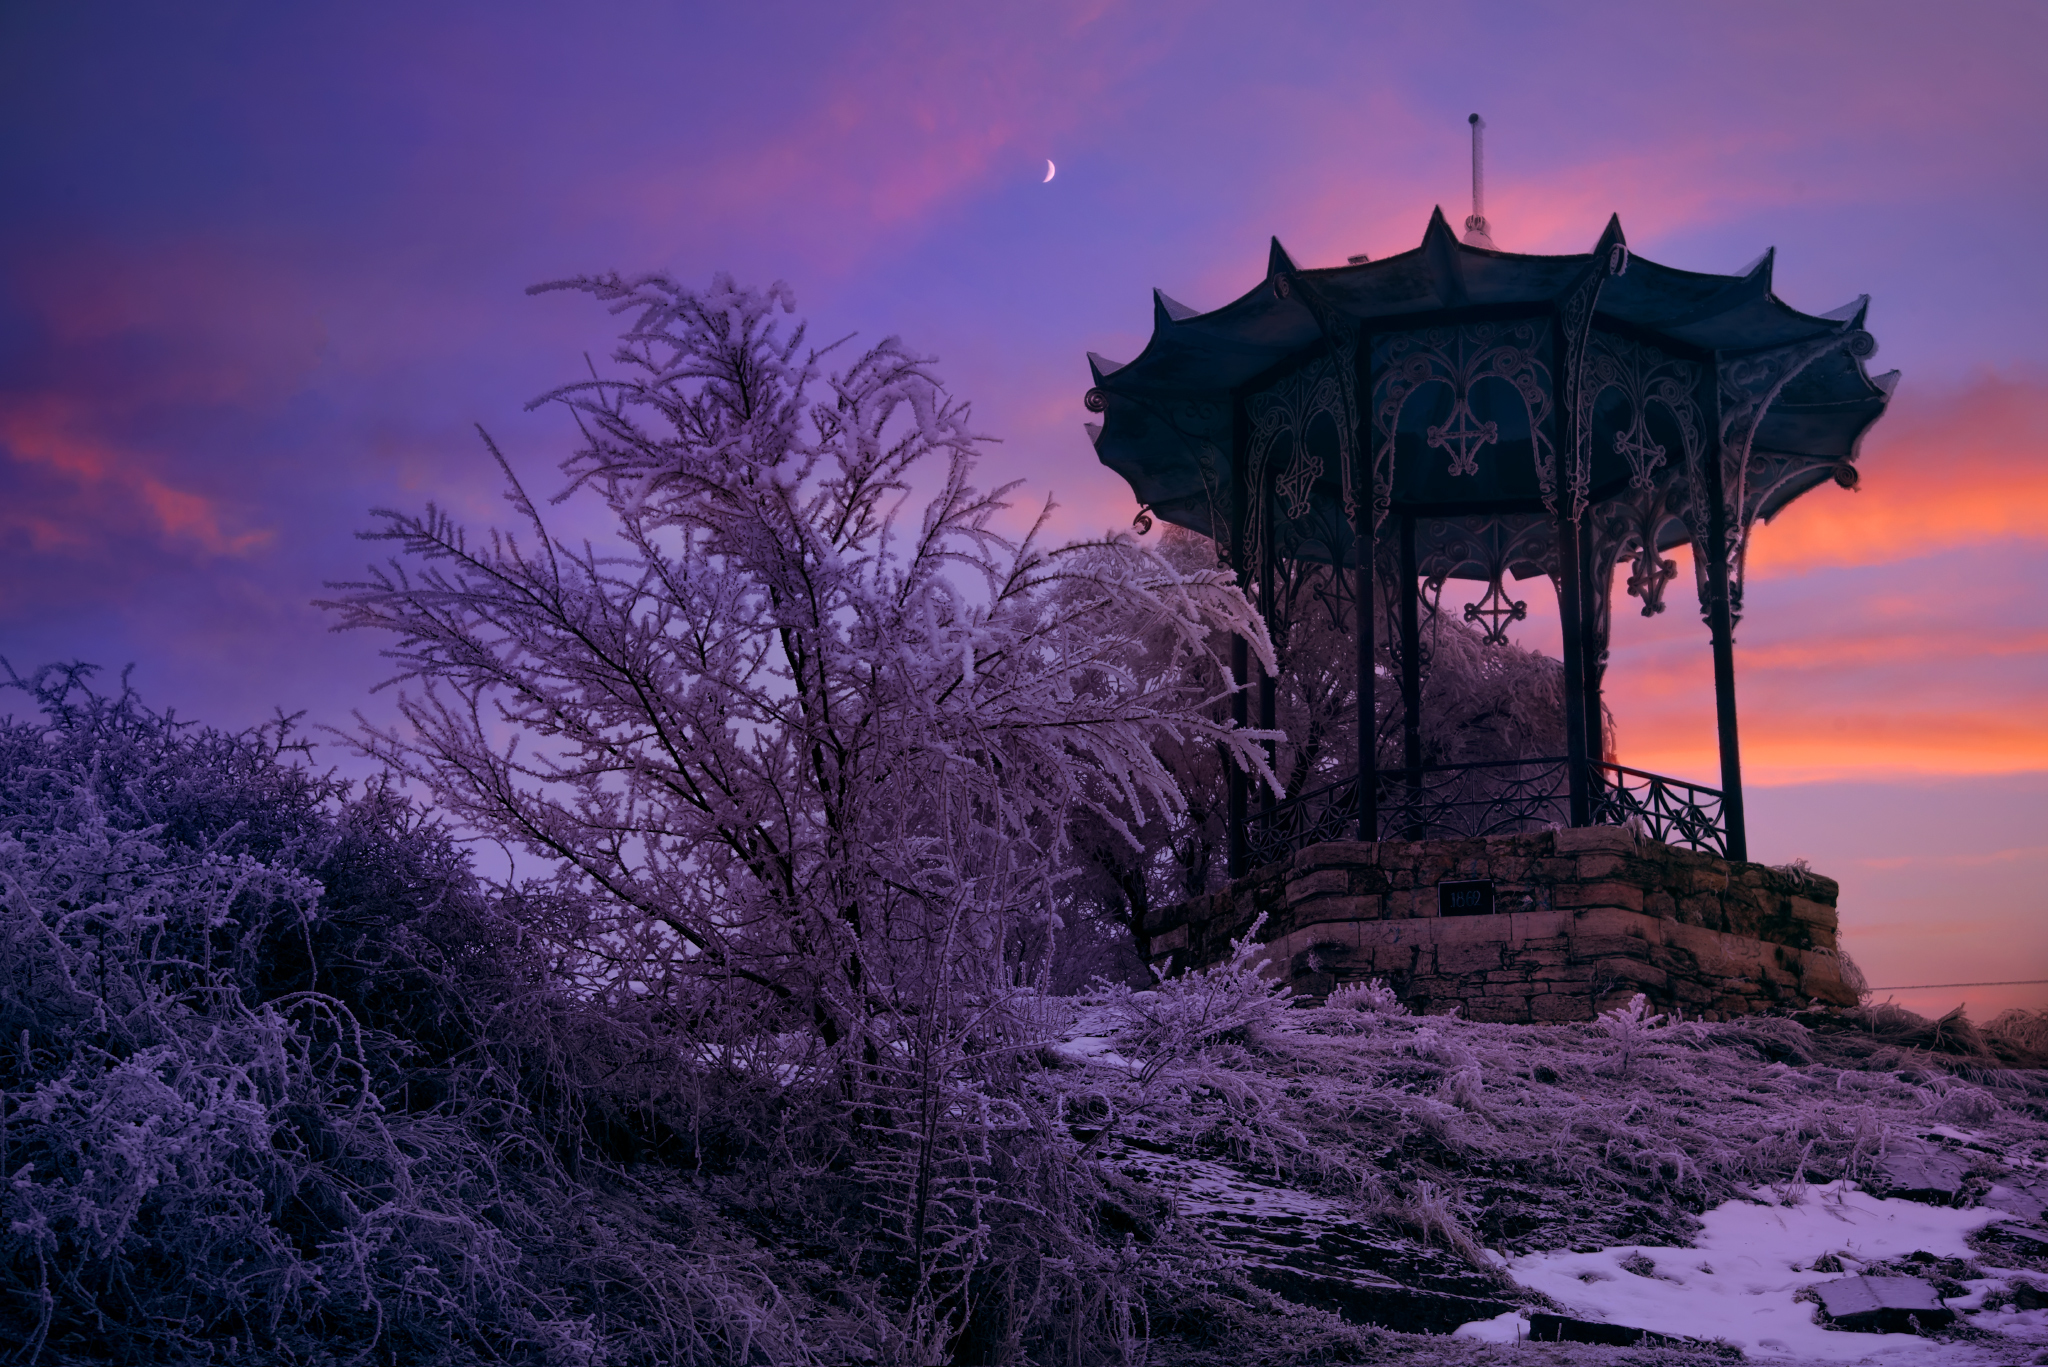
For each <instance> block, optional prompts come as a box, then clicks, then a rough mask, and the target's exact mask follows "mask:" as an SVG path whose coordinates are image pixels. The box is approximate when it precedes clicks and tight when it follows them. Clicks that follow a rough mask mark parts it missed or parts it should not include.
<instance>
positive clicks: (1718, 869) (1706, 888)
mask: <svg viewBox="0 0 2048 1367" xmlns="http://www.w3.org/2000/svg"><path fill="white" fill-rule="evenodd" d="M1691 882H1692V888H1693V891H1695V892H1726V891H1727V890H1728V866H1727V865H1726V864H1723V863H1721V861H1720V860H1718V859H1717V860H1715V861H1713V862H1712V863H1710V864H1703V865H1700V866H1699V867H1696V868H1694V869H1693V871H1692V879H1691Z"/></svg>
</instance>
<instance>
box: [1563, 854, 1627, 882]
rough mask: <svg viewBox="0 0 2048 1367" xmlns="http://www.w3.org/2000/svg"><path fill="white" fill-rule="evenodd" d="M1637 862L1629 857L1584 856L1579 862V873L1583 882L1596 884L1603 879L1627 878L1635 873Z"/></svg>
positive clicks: (1614, 855) (1612, 855) (1615, 855)
mask: <svg viewBox="0 0 2048 1367" xmlns="http://www.w3.org/2000/svg"><path fill="white" fill-rule="evenodd" d="M1635 869H1636V860H1635V859H1634V858H1633V857H1631V856H1628V855H1620V854H1611V853H1607V852H1604V851H1603V852H1601V853H1599V854H1582V855H1580V856H1579V857H1578V860H1577V870H1576V871H1577V873H1578V876H1579V878H1580V880H1581V881H1583V882H1588V883H1594V882H1598V881H1599V880H1601V879H1603V878H1626V877H1628V876H1629V875H1630V874H1632V873H1634V872H1635Z"/></svg>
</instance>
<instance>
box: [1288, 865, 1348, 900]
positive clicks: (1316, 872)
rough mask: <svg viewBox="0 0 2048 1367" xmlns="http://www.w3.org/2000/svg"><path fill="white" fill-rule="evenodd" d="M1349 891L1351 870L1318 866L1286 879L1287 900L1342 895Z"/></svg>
mask: <svg viewBox="0 0 2048 1367" xmlns="http://www.w3.org/2000/svg"><path fill="white" fill-rule="evenodd" d="M1350 891H1351V870H1349V869H1343V868H1329V867H1324V868H1318V869H1310V870H1308V871H1307V872H1304V873H1298V874H1296V875H1295V876H1294V877H1292V878H1290V879H1288V880H1287V900H1288V901H1290V902H1301V901H1306V900H1308V899H1309V898H1312V897H1330V896H1343V895H1345V894H1347V893H1349V892H1350Z"/></svg>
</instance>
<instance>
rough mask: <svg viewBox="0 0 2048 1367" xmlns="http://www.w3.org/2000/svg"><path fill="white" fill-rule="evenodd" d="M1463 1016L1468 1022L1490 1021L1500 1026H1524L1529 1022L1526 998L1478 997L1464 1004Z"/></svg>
mask: <svg viewBox="0 0 2048 1367" xmlns="http://www.w3.org/2000/svg"><path fill="white" fill-rule="evenodd" d="M1464 1016H1465V1019H1466V1020H1469V1021H1491V1022H1494V1023H1496V1024H1500V1025H1526V1024H1528V1022H1529V1018H1530V1012H1529V999H1528V998H1527V997H1480V998H1477V999H1475V1000H1471V1001H1467V1002H1466V1003H1465V1011H1464Z"/></svg>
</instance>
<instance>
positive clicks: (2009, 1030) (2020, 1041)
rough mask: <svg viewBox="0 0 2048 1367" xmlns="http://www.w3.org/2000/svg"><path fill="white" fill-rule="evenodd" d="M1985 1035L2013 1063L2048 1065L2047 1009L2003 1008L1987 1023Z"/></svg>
mask: <svg viewBox="0 0 2048 1367" xmlns="http://www.w3.org/2000/svg"><path fill="white" fill-rule="evenodd" d="M1984 1038H1985V1040H1986V1041H1987V1042H1988V1043H1989V1044H1990V1045H1991V1047H1992V1048H1993V1049H1995V1050H1997V1051H1998V1052H1999V1053H2001V1054H2003V1055H2007V1056H2008V1057H2009V1061H2011V1062H2013V1063H2017V1064H2020V1065H2021V1066H2023V1067H2035V1068H2039V1067H2048V1011H2026V1010H2022V1009H2021V1008H2019V1007H2014V1008H2013V1009H2012V1010H2010V1011H2003V1012H2000V1013H1999V1014H1998V1015H1996V1016H1993V1017H1992V1018H1991V1019H1990V1020H1988V1021H1986V1022H1985V1023H1984Z"/></svg>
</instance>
